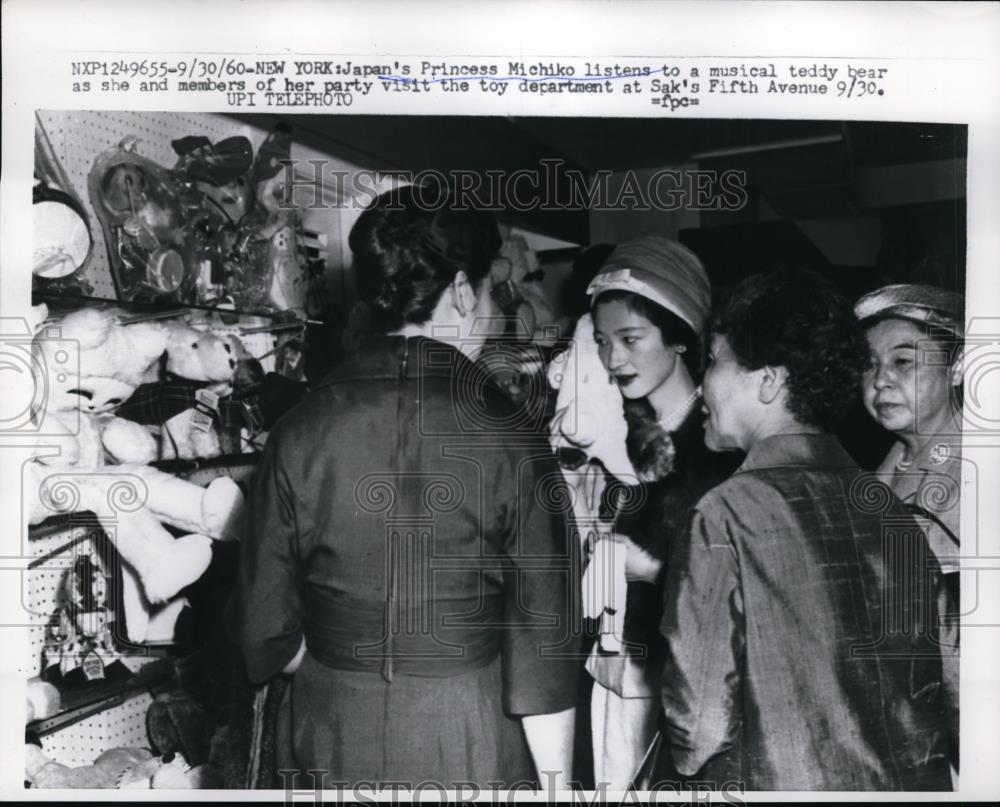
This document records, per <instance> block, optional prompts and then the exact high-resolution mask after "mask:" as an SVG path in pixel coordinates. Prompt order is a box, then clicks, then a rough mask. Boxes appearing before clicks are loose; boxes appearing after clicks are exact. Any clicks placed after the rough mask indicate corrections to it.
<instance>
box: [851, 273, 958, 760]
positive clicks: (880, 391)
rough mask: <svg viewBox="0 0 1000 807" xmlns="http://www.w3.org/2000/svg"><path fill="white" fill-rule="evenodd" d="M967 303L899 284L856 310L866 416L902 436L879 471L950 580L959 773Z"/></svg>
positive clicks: (943, 598) (946, 599) (949, 694)
mask: <svg viewBox="0 0 1000 807" xmlns="http://www.w3.org/2000/svg"><path fill="white" fill-rule="evenodd" d="M962 302H963V301H962V298H961V296H960V295H958V294H956V293H954V292H949V291H945V290H943V289H939V288H936V287H934V286H923V285H915V284H899V285H893V286H886V287H885V288H881V289H878V290H876V291H873V292H871V293H870V294H866V295H865V296H864V297H862V298H861V299H860V300H859V301H858V302H857V305H856V306H855V314H856V315H857V317H858V319H859V320H861V324H862V325H863V326H864V328H865V334H866V336H867V338H868V344H869V346H870V348H871V358H872V363H871V367H870V368H869V370H868V371H867V372H866V373H865V375H864V379H863V395H864V402H865V408H866V409H867V410H868V412H869V414H870V415H871V416H872V417H873V418H875V420H876V421H877V422H878V423H879V425H881V426H882V427H883V428H884V429H886V430H888V431H889V432H891V433H892V434H893V436H894V437H895V438H896V442H895V444H894V445H893V446H892V448H891V449H890V450H889V453H888V454H887V455H886V457H885V459H884V460H883V461H882V464H881V465H880V466H879V468H878V472H877V473H878V475H879V477H880V478H881V479H882V480H883V481H884V482H885V483H886V484H887V485H889V487H890V488H892V490H893V492H894V493H895V494H896V495H897V496H898V497H899V498H900V499H901V500H902V501H903V502H904V503H905V504H907V505H908V506H909V507H910V508H911V510H913V511H914V513H915V514H916V515H917V516H918V517H919V518H920V521H921V526H922V527H923V528H924V530H925V531H926V533H927V538H928V541H929V542H930V545H931V550H932V551H933V552H934V554H935V556H936V557H937V559H938V562H939V563H940V564H941V570H942V572H944V575H943V578H942V579H943V582H944V585H943V586H942V588H941V591H940V592H939V598H938V614H939V617H940V619H941V625H940V636H941V644H942V647H941V656H942V664H943V673H944V676H943V682H942V683H943V693H944V698H945V704H946V706H947V708H948V712H949V723H950V725H949V733H950V739H951V757H952V764H953V765H954V766H955V768H956V770H957V768H958V656H959V635H958V633H959V632H958V620H959V610H958V588H959V586H958V581H959V576H958V554H959V523H958V522H959V501H960V498H961V497H960V492H961V484H962V471H961V437H960V434H961V432H960V428H961V384H962V370H961V352H962V351H961V342H962V333H963V329H962V308H963V306H962Z"/></svg>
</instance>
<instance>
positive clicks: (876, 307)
mask: <svg viewBox="0 0 1000 807" xmlns="http://www.w3.org/2000/svg"><path fill="white" fill-rule="evenodd" d="M963 307H964V301H963V299H962V295H961V294H956V293H955V292H953V291H945V290H944V289H940V288H938V287H937V286H924V285H920V284H916V283H897V284H895V285H893V286H883V287H882V288H881V289H876V290H875V291H872V292H869V293H868V294H866V295H864V296H863V297H862V298H861V299H860V300H858V302H857V303H856V304H855V306H854V314H855V316H857V318H858V319H859V320H861V321H864V320H866V319H870V318H872V317H883V318H884V317H896V318H899V319H908V320H911V321H912V322H917V323H921V324H924V325H934V326H937V327H939V328H944V329H946V330H948V331H951V333H953V334H955V335H956V336H959V337H961V336H962V334H963V331H964V328H963V316H962V309H963Z"/></svg>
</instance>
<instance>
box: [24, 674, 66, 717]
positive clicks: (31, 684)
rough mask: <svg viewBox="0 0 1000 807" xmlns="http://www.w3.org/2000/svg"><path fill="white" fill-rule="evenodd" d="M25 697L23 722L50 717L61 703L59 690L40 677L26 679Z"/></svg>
mask: <svg viewBox="0 0 1000 807" xmlns="http://www.w3.org/2000/svg"><path fill="white" fill-rule="evenodd" d="M25 698H26V700H27V707H26V710H25V717H24V722H25V723H30V722H31V721H32V720H41V719H42V718H45V717H51V716H52V715H54V714H55V713H56V712H58V711H59V709H60V708H61V705H62V696H61V695H60V694H59V690H58V689H56V688H55V687H54V686H53V685H52V684H50V683H48V682H46V681H43V680H42V679H41V678H29V679H28V686H27V691H26V693H25Z"/></svg>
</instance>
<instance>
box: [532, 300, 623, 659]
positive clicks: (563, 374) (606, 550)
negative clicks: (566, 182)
mask: <svg viewBox="0 0 1000 807" xmlns="http://www.w3.org/2000/svg"><path fill="white" fill-rule="evenodd" d="M593 331H594V326H593V322H592V320H591V317H590V314H585V315H584V316H582V317H581V318H580V320H579V322H578V323H577V326H576V330H575V332H574V337H573V343H572V345H571V346H570V349H569V350H567V351H566V352H564V353H561V354H560V355H559V356H557V357H556V358H555V359H554V360H553V361H552V362H551V363H550V364H549V369H548V378H549V384H550V385H551V386H552V387H553V388H554V389H556V390H558V395H557V398H556V413H555V416H554V417H553V418H552V422H551V426H550V433H549V442H550V444H551V446H552V449H553V451H555V452H557V453H561V452H565V453H574V454H577V455H579V456H580V457H581V459H580V461H579V462H577V463H574V464H573V465H572V467H567V464H566V463H561V464H562V466H563V467H562V473H563V478H564V479H565V481H566V484H567V485H568V486H569V487H570V488H571V489H572V490H573V491H574V495H573V497H572V508H573V517H574V520H575V523H576V525H577V528H578V529H579V533H580V541H581V545H582V549H583V552H584V556H585V557H587V558H588V559H589V562H588V565H587V568H586V570H585V572H584V575H583V580H582V582H581V586H582V595H583V609H584V614H585V615H586V616H587V617H589V618H591V619H600V634H601V635H600V639H599V641H600V647H601V649H602V650H605V651H608V652H617V651H618V650H619V649H620V647H621V641H622V633H623V631H624V620H625V594H626V588H627V587H626V585H625V552H624V551H623V546H622V544H620V543H618V542H617V541H616V540H615V539H614V536H613V535H612V534H611V533H610V528H609V525H608V524H606V523H604V522H603V521H602V520H601V519H600V502H601V498H602V496H603V494H604V493H605V489H606V488H607V486H608V478H607V476H606V475H605V470H606V471H607V473H608V474H611V475H612V476H613V477H614V478H615V479H617V480H618V482H620V483H622V484H624V485H634V484H636V483H637V482H638V479H637V477H636V473H635V468H634V467H633V465H632V461H631V459H630V457H629V454H628V451H627V449H626V441H627V438H628V423H627V421H626V418H625V411H624V408H623V400H622V394H621V391H620V390H619V389H618V386H617V385H616V384H611V383H609V382H608V372H607V370H605V369H604V365H603V364H602V363H601V359H600V357H599V356H598V352H597V343H596V342H595V341H594V336H593ZM567 450H568V451H567ZM609 581H610V583H611V584H610V585H609Z"/></svg>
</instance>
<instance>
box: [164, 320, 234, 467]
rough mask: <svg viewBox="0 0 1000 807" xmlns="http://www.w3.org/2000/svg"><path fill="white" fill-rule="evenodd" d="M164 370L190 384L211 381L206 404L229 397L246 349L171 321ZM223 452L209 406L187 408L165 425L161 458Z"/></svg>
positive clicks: (187, 457)
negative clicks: (239, 363) (190, 382)
mask: <svg viewBox="0 0 1000 807" xmlns="http://www.w3.org/2000/svg"><path fill="white" fill-rule="evenodd" d="M166 325H167V329H168V332H169V337H168V340H167V349H166V362H165V365H164V369H165V370H166V372H167V373H169V374H170V375H174V376H178V377H180V378H184V379H188V380H189V381H198V382H208V383H207V385H206V386H205V387H204V389H205V390H206V391H207V392H208V393H211V394H210V395H208V396H205V400H206V401H211V400H216V401H217V399H218V397H222V396H225V395H229V394H230V393H231V392H232V391H233V386H232V385H233V377H234V376H235V374H236V371H237V367H238V362H239V359H240V357H241V356H243V355H245V354H246V350H245V349H244V348H243V345H242V344H241V343H240V341H239V339H237V338H236V337H228V338H225V337H221V336H218V335H216V334H214V333H212V332H210V331H200V330H198V329H196V328H192V327H191V326H189V325H187V324H185V323H182V322H180V321H178V320H171V321H168V322H167V323H166ZM221 453H222V448H221V443H220V440H219V434H218V430H217V428H216V422H215V416H214V413H213V412H212V407H211V405H210V404H209V403H204V404H201V405H199V407H197V408H191V409H186V410H184V411H183V412H180V413H178V414H177V415H174V416H173V417H172V418H170V419H169V420H167V422H166V423H164V424H163V434H162V440H161V446H160V456H161V457H162V458H163V459H173V458H175V457H176V458H180V459H196V458H199V457H202V458H204V457H217V456H219V455H220V454H221Z"/></svg>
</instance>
